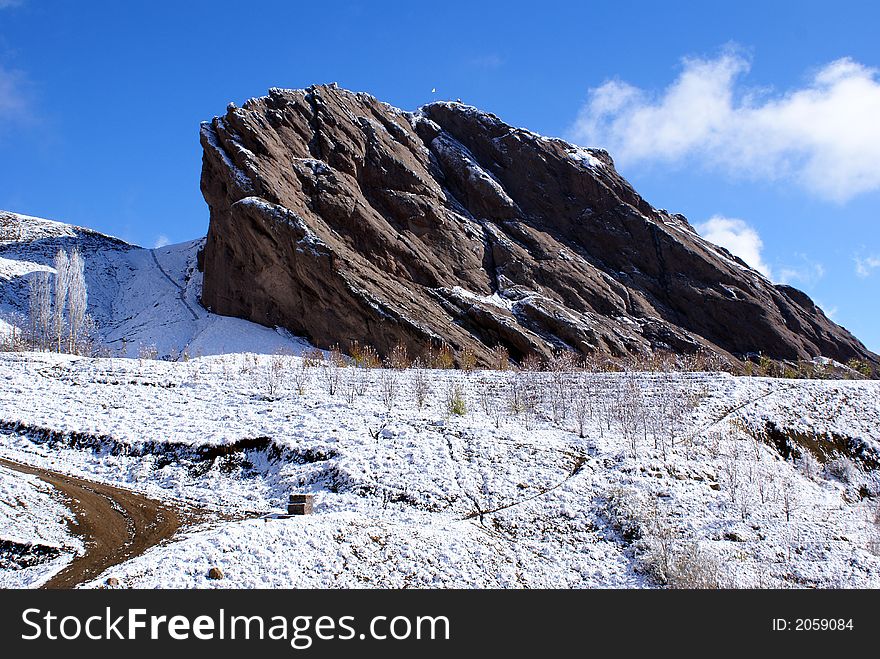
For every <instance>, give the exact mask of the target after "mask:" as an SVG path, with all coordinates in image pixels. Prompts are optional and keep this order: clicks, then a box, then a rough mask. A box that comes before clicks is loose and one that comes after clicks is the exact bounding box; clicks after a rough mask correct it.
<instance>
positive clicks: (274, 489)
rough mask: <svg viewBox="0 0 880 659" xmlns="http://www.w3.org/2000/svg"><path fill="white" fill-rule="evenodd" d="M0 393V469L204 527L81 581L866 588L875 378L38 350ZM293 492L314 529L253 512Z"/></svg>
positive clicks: (13, 360)
mask: <svg viewBox="0 0 880 659" xmlns="http://www.w3.org/2000/svg"><path fill="white" fill-rule="evenodd" d="M422 376H424V377H422ZM0 381H2V382H3V387H2V390H0V427H2V429H3V430H2V435H0V456H2V457H7V458H11V459H15V460H19V461H22V462H27V463H30V464H35V465H45V466H51V467H52V468H54V469H59V470H63V471H66V472H69V473H72V474H74V475H84V476H87V477H89V478H91V479H95V480H100V481H106V482H112V483H118V484H123V485H124V486H126V487H130V488H132V489H135V490H138V491H142V492H144V493H146V494H149V495H151V496H155V497H160V498H163V499H167V500H170V501H178V502H186V503H188V504H192V505H197V506H199V507H202V508H206V509H208V510H210V511H213V512H212V514H213V515H214V521H210V516H209V521H208V522H204V523H202V524H201V525H200V526H198V527H195V528H192V529H190V530H188V531H186V532H185V533H183V534H181V535H180V536H178V539H176V540H175V541H173V542H171V543H168V544H164V545H160V546H157V547H154V548H153V549H151V550H149V551H148V552H147V553H145V554H144V555H142V556H140V557H136V558H134V559H132V560H130V561H128V562H126V563H124V564H122V565H119V566H116V567H114V568H112V569H110V570H109V571H108V572H107V573H106V574H104V575H101V576H100V577H99V578H97V579H96V580H95V581H94V582H92V583H91V585H92V586H97V585H99V584H101V583H102V582H103V580H104V579H106V578H107V577H109V576H113V577H116V578H117V579H119V581H120V583H121V585H123V586H128V587H156V586H159V587H187V588H190V587H232V586H239V587H256V586H272V587H294V586H297V587H339V586H350V587H355V586H364V587H434V586H444V587H496V586H497V587H609V586H615V587H648V586H653V585H658V584H660V583H661V582H662V581H664V580H667V581H669V582H671V583H672V584H674V585H701V584H707V585H721V586H736V587H752V586H757V587H801V586H808V587H810V586H818V587H880V558H878V556H877V555H876V554H877V552H878V545H877V540H878V536H877V531H878V527H877V524H876V522H875V515H876V512H877V504H876V502H877V498H876V497H877V495H878V493H880V482H878V478H877V474H876V471H875V470H874V469H875V468H876V459H877V457H878V456H880V452H878V449H880V424H878V420H880V383H878V382H868V381H862V382H841V381H806V380H800V381H790V380H772V379H765V378H735V377H732V376H729V375H725V374H638V375H629V374H595V375H592V374H583V373H561V374H553V373H528V372H525V373H523V372H518V373H515V372H481V371H476V372H471V373H464V372H460V371H437V370H431V371H415V370H408V371H389V370H381V369H376V370H370V369H355V368H352V367H348V368H336V367H333V366H331V365H328V364H327V363H325V364H324V365H323V366H313V367H306V366H304V364H303V360H302V359H301V358H299V357H296V356H282V355H256V354H238V355H221V356H207V357H201V358H195V359H191V360H189V361H186V362H183V361H180V362H165V361H157V360H138V359H86V358H77V357H70V356H59V355H51V354H39V353H26V354H6V355H0ZM331 389H333V390H334V392H333V393H332V394H331V393H330V390H331ZM423 391H424V405H423V406H422V407H421V408H419V405H418V398H419V397H420V396H419V394H420V393H421V392H423ZM23 401H29V403H28V404H23ZM579 409H580V410H581V411H582V414H579V413H578V410H579ZM642 413H644V414H645V418H647V419H648V422H647V424H645V423H642V421H641V418H642V416H640V415H641V414H642ZM579 416H583V419H584V428H583V430H584V432H583V435H584V437H583V438H581V437H580V434H581V433H580V432H579V430H580V427H579V426H580V424H579ZM768 422H772V424H774V425H773V426H772V428H774V429H776V430H777V431H778V432H779V433H785V432H788V433H794V432H795V431H797V433H800V434H791V437H792V439H791V447H790V448H792V449H794V450H795V452H794V453H792V454H791V455H789V457H788V459H784V458H783V455H782V454H783V453H784V452H785V446H781V447H780V445H778V444H777V443H776V442H775V441H774V437H776V435H772V433H771V432H770V431H769V430H768V428H769V427H770V426H768ZM826 432H828V433H836V435H834V434H831V435H828V440H829V441H828V442H825V443H824V444H823V442H824V439H823V438H822V437H820V435H822V434H823V433H826ZM842 436H845V438H846V442H843V441H842V440H841V439H840V438H841V437H842ZM777 439H778V437H777ZM832 439H833V440H834V442H836V443H832V442H831V440H832ZM799 441H800V442H803V444H800V445H799V444H798V442H799ZM811 442H812V443H815V444H816V446H825V448H827V449H828V454H827V455H826V454H821V455H819V456H818V457H810V456H812V454H810V453H808V452H806V450H804V452H802V454H801V455H800V457H797V455H798V453H797V449H798V446H801V448H802V449H803V448H804V447H806V446H807V445H808V444H811ZM833 446H841V447H844V449H845V451H846V452H848V455H849V457H848V458H846V459H844V458H843V456H838V455H837V454H833V451H832V450H831V448H829V447H833ZM835 450H836V449H835ZM820 459H821V460H825V463H824V464H823V463H822V462H821V461H820ZM290 492H306V493H312V494H314V496H315V512H314V515H312V516H307V517H294V518H289V519H263V518H262V517H261V516H262V515H265V514H268V513H278V512H282V510H283V504H284V502H285V501H286V497H287V495H288V493H290ZM2 535H3V533H2V532H0V537H2ZM212 566H217V567H220V568H221V569H222V570H223V572H224V573H225V575H226V578H225V579H223V580H220V581H212V580H208V579H207V578H206V573H207V571H208V569H209V568H210V567H212Z"/></svg>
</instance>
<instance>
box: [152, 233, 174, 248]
mask: <svg viewBox="0 0 880 659" xmlns="http://www.w3.org/2000/svg"><path fill="white" fill-rule="evenodd" d="M170 244H171V241H170V240H168V236H166V235H165V234H164V233H162V234H159V235H158V236H156V242H155V243H153V249H159V248H160V247H165V245H170Z"/></svg>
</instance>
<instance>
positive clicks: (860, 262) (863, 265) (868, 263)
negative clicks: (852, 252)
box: [853, 256, 880, 279]
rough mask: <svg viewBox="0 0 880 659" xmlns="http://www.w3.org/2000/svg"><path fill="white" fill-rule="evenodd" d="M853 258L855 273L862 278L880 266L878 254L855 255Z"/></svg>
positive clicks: (868, 275)
mask: <svg viewBox="0 0 880 659" xmlns="http://www.w3.org/2000/svg"><path fill="white" fill-rule="evenodd" d="M853 260H854V261H855V263H856V274H857V275H858V276H859V277H861V278H863V279H864V278H865V277H870V276H871V273H873V272H874V270H876V269H877V268H880V256H864V257H862V256H856V257H854V258H853Z"/></svg>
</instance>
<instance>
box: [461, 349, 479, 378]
mask: <svg viewBox="0 0 880 659" xmlns="http://www.w3.org/2000/svg"><path fill="white" fill-rule="evenodd" d="M458 364H459V367H460V368H461V370H462V371H467V372H470V371H473V370H474V369H475V368H476V367H477V354H476V353H475V352H474V349H473V348H471V347H470V346H465V347H464V348H463V349H462V351H461V356H460V357H459V358H458Z"/></svg>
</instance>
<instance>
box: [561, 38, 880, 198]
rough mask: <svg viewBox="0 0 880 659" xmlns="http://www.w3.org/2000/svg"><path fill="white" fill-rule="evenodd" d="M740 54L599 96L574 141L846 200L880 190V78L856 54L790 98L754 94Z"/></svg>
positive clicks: (628, 156) (619, 155)
mask: <svg viewBox="0 0 880 659" xmlns="http://www.w3.org/2000/svg"><path fill="white" fill-rule="evenodd" d="M750 66H751V65H750V61H749V60H748V59H747V58H746V57H744V56H743V55H742V54H741V53H740V52H739V51H737V50H736V49H727V50H726V51H725V52H724V53H722V54H721V55H720V56H719V57H717V58H715V59H696V58H688V59H684V60H683V63H682V70H681V73H680V74H679V76H678V78H677V79H675V80H674V81H673V82H672V83H671V84H670V85H669V86H668V87H666V89H664V90H663V91H662V92H660V93H651V92H648V91H645V90H643V89H639V88H637V87H634V86H633V85H630V84H628V83H626V82H623V81H620V80H609V81H607V82H605V83H604V84H602V85H601V86H599V87H597V88H594V89H592V90H590V93H589V98H588V100H587V102H586V104H585V105H584V107H583V108H582V109H581V111H580V113H579V115H578V118H577V120H576V122H575V124H574V126H573V127H572V129H571V137H572V138H573V139H575V140H577V141H580V142H583V143H589V144H592V145H597V146H602V147H605V148H608V149H609V150H610V151H611V153H612V155H613V156H614V157H615V159H616V160H617V161H618V162H620V163H621V164H624V165H626V164H632V163H637V162H660V163H672V164H677V163H684V162H691V163H700V164H703V165H705V166H708V167H710V168H714V169H717V170H720V171H724V172H726V173H729V174H734V175H737V176H747V177H755V178H758V177H760V178H766V179H782V178H787V179H792V180H795V181H797V182H798V183H799V184H800V185H802V186H803V187H804V188H805V189H806V190H807V191H809V192H810V193H812V194H816V195H818V196H820V197H822V198H825V199H830V200H834V201H839V202H843V201H846V200H848V199H851V198H852V197H855V196H856V195H859V194H862V193H866V192H870V191H873V190H878V189H880V167H878V166H877V163H878V162H880V121H878V120H877V117H880V78H878V71H877V70H876V69H874V68H870V67H867V66H865V65H863V64H860V63H858V62H856V61H854V60H852V59H850V58H843V59H838V60H835V61H833V62H830V63H829V64H827V65H825V66H824V67H822V68H821V69H819V70H818V71H816V72H815V73H814V74H813V75H812V76H811V77H810V78H809V79H808V80H807V82H806V83H805V84H804V85H803V86H801V87H800V88H795V89H790V90H788V91H785V92H782V93H778V92H777V93H773V92H768V91H767V90H758V89H753V88H748V87H746V86H745V85H744V84H743V78H744V76H745V75H746V74H747V73H748V71H749V69H750Z"/></svg>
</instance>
